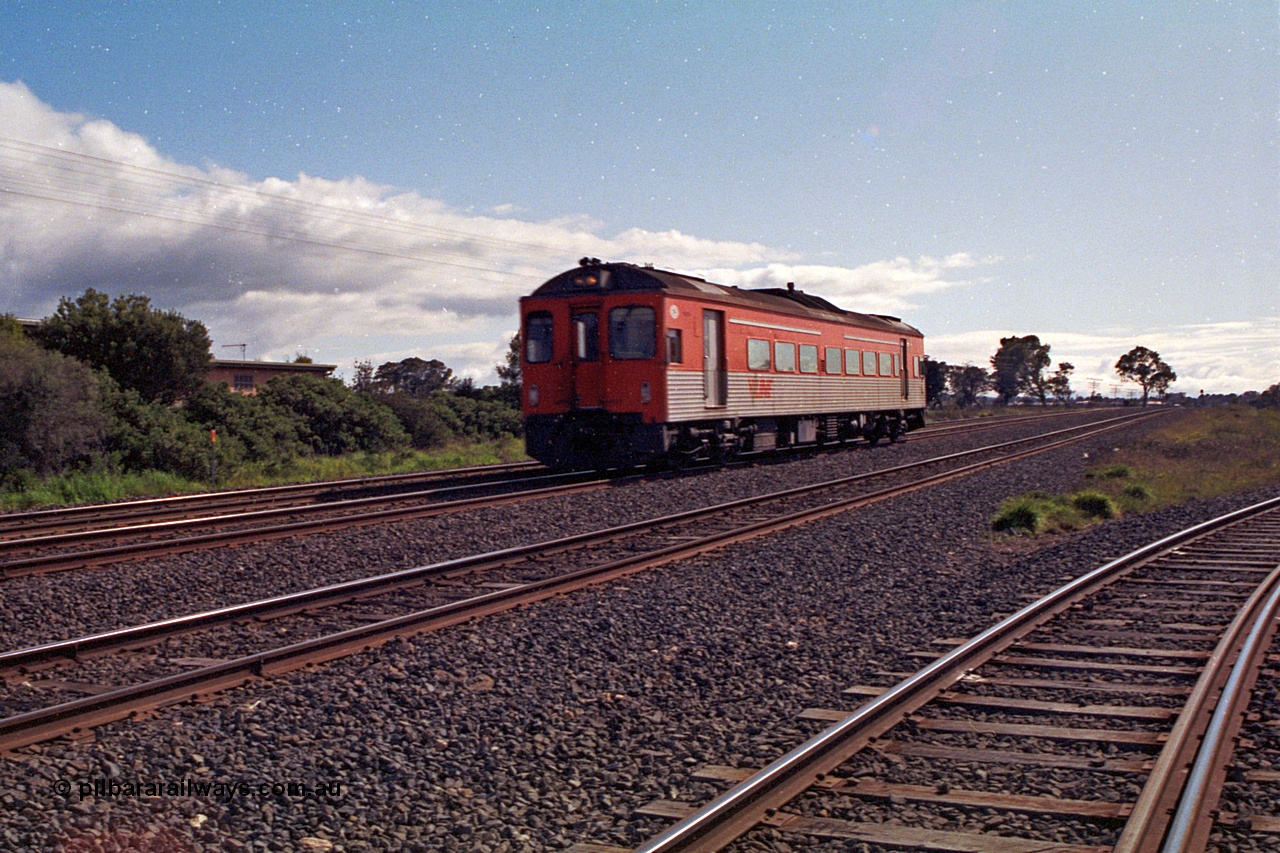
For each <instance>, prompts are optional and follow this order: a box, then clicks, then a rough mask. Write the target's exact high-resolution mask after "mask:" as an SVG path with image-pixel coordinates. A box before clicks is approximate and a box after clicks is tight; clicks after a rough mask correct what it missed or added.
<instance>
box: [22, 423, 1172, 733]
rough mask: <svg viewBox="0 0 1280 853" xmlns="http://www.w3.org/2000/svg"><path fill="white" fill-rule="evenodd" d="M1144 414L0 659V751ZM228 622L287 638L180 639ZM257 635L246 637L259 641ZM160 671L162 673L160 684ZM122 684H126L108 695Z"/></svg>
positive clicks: (813, 515) (828, 511)
mask: <svg viewBox="0 0 1280 853" xmlns="http://www.w3.org/2000/svg"><path fill="white" fill-rule="evenodd" d="M1147 417H1151V415H1146V414H1139V415H1126V416H1121V417H1115V418H1111V419H1109V420H1108V421H1105V422H1103V423H1100V424H1089V425H1085V426H1076V427H1070V428H1067V429H1063V430H1057V431H1055V432H1052V433H1049V434H1048V435H1042V436H1037V437H1034V438H1029V439H1019V440H1017V441H1012V442H1006V443H1002V444H996V445H990V446H987V447H983V448H977V449H974V450H970V451H965V452H961V453H955V454H949V455H947V456H942V457H936V458H933V459H930V460H925V461H923V462H917V463H912V464H909V465H901V466H897V467H895V468H891V469H886V470H882V471H877V472H872V473H868V474H860V475H855V476H850V477H844V478H840V479H837V480H832V481H828V482H825V483H819V484H813V485H809V486H805V487H800V488H794V489H789V490H786V491H783V492H778V493H773V494H768V495H761V496H757V497H753V498H746V499H741V500H736V501H732V502H729V503H725V504H721V505H718V506H714V507H707V508H703V509H698V510H691V511H687V512H683V513H678V514H675V515H671V516H666V517H663V518H658V519H649V520H646V521H643V522H639V523H634V524H628V525H624V526H620V527H615V528H610V529H607V530H603V531H597V532H594V533H587V534H581V535H578V536H573V537H568V538H565V539H559V540H554V541H550V542H543V543H538V544H536V545H530V546H524V547H518V548H511V549H506V550H504V551H499V552H494V553H490V554H482V555H477V556H473V557H468V558H463V559H459V560H452V561H448V562H445V563H440V564H436V565H432V566H425V567H420V568H417V569H411V570H406V571H402V572H396V573H393V574H390V575H384V576H380V577H377V578H369V579H362V580H358V581H351V582H347V583H344V584H338V585H334V586H330V587H324V588H321V589H315V590H308V591H306V592H301V593H295V594H292V595H284V596H278V597H276V598H272V599H268V600H264V601H258V602H251V603H248V604H243V605H238V606H234V607H227V608H223V609H221V610H217V611H211V612H207V613H201V614H195V615H192V616H187V617H180V618H175V619H169V620H164V621H162V622H157V623H152V624H149V625H145V626H138V627H135V628H128V629H121V630H118V631H112V632H107V633H104V634H99V635H94V636H92V637H82V638H78V639H74V640H69V641H66V642H62V643H52V644H47V645H44V646H40V647H36V648H32V649H23V650H15V651H12V652H8V653H5V654H3V655H0V672H3V673H4V675H5V679H6V682H7V683H6V688H5V694H6V695H5V699H4V705H5V706H6V707H8V708H9V709H10V710H11V712H12V711H13V710H21V711H22V712H21V713H17V714H14V715H13V716H10V717H8V718H6V719H4V720H0V749H16V748H19V747H21V746H24V745H27V744H31V743H35V742H38V741H40V740H44V739H47V738H50V737H55V736H59V735H71V736H79V735H80V734H83V733H84V732H86V731H87V730H88V729H89V728H91V727H92V726H95V725H100V724H102V723H105V722H109V721H111V720H117V719H121V718H123V717H127V716H130V715H135V714H137V713H141V712H143V711H146V710H149V709H152V708H156V707H159V706H163V705H166V704H171V703H173V702H177V701H184V700H186V699H190V698H192V697H196V696H200V695H205V694H208V693H211V692H216V691H219V690H224V689H227V688H230V687H234V686H239V685H242V684H245V683H248V682H251V681H254V680H257V679H260V678H264V677H269V676H271V675H275V674H278V673H281V672H286V671H289V670H292V669H296V668H298V667H301V666H306V665H308V664H314V663H318V662H321V661H326V660H331V659H334V658H337V657H340V656H344V655H347V654H351V653H354V652H358V651H362V650H365V649H368V648H371V647H373V646H376V645H378V644H381V643H384V642H387V641H388V640H390V639H392V638H394V637H396V636H401V635H404V634H411V633H420V632H423V631H429V630H434V629H436V628H440V627H444V626H447V625H452V624H456V623H459V622H463V621H467V620H470V619H474V618H477V617H479V616H483V615H487V614H489V613H495V612H500V611H503V610H507V609H511V608H513V607H517V606H520V605H522V604H526V603H529V602H532V601H538V600H541V599H545V598H549V597H551V596H554V595H559V594H562V593H565V592H568V591H572V590H574V589H578V588H581V587H583V586H586V585H589V584H594V583H600V582H603V581H606V580H610V579H612V578H616V577H621V576H624V575H626V574H630V573H633V572H637V571H640V570H643V569H645V568H650V567H653V566H657V565H662V564H665V563H669V562H672V561H675V560H679V559H683V558H686V557H691V556H695V555H697V554H700V553H704V552H706V551H710V550H714V549H716V548H720V547H724V546H725V545H727V544H730V543H733V542H740V541H745V540H748V539H751V538H754V537H756V536H761V535H765V534H767V533H770V532H773V531H776V530H781V529H785V528H788V527H791V526H794V525H797V524H803V523H805V522H807V521H809V520H812V519H817V518H822V517H825V516H828V515H832V514H835V513H839V512H844V511H846V510H849V509H852V508H855V507H858V506H863V505H867V504H870V503H874V502H877V501H880V500H885V499H887V498H890V497H893V496H896V495H900V494H903V493H906V492H909V491H912V490H915V489H921V488H927V487H928V486H930V485H933V484H935V483H940V482H944V481H946V480H950V479H953V478H956V477H962V476H965V475H966V474H969V473H973V472H975V471H979V470H983V469H985V468H989V467H992V466H994V465H1000V464H1004V463H1007V462H1011V461H1014V460H1016V459H1020V458H1024V457H1027V456H1030V455H1034V454H1037V453H1043V452H1046V451H1049V450H1052V449H1055V448H1060V447H1063V446H1066V445H1068V444H1071V443H1073V442H1077V441H1081V440H1084V439H1087V438H1092V437H1095V436H1098V435H1102V434H1105V433H1107V432H1110V431H1112V430H1116V429H1121V428H1124V427H1126V426H1129V425H1131V424H1132V423H1134V422H1135V421H1137V420H1141V419H1145V418H1147ZM929 469H933V471H932V473H928V471H929ZM851 491H852V492H853V493H852V494H850V492H851ZM619 554H621V555H623V556H619ZM285 616H293V617H295V618H294V619H293V621H292V622H291V623H290V625H289V626H288V627H285V626H284V625H283V623H282V622H281V621H280V620H282V619H283V617H285ZM268 619H270V620H272V621H271V622H266V621H265V620H268ZM352 622H354V623H356V624H355V626H354V627H352V626H351V624H352ZM227 625H240V626H243V625H250V626H258V627H261V626H266V628H265V631H264V632H258V633H265V635H266V636H267V637H268V638H269V639H270V642H272V643H279V642H281V641H282V639H284V640H285V641H286V645H284V646H277V647H269V648H268V649H267V650H266V651H258V652H249V653H246V652H245V640H244V639H243V638H237V637H232V638H229V639H228V638H225V637H223V638H216V637H215V638H214V639H212V640H209V639H198V642H193V640H192V638H191V637H189V636H188V635H190V634H193V633H194V632H197V631H205V630H209V629H212V628H215V627H219V626H227ZM263 639H264V638H263V637H262V636H258V637H256V638H254V640H253V641H254V642H258V643H259V644H261V643H262V641H263ZM288 640H293V641H292V642H288ZM143 648H145V649H147V650H148V654H147V655H135V656H132V657H131V658H130V659H129V662H128V663H127V664H126V665H121V664H120V663H119V662H118V661H119V660H120V659H119V658H118V657H109V658H107V657H101V656H103V655H109V654H111V653H113V652H118V651H120V650H123V649H135V650H136V649H143ZM193 649H199V651H196V652H193ZM196 655H198V657H197V656H196ZM215 658H217V659H218V660H216V661H215V660H214V659H215ZM69 661H78V662H79V664H78V668H77V670H76V671H75V673H74V676H73V677H74V679H75V680H74V681H71V680H66V679H50V678H33V677H32V675H33V673H35V672H39V671H42V670H44V669H46V668H49V667H53V666H56V665H58V664H60V663H66V662H69ZM157 667H159V669H160V670H161V671H162V672H165V674H159V675H157V673H156V669H157ZM175 669H176V670H179V671H176V672H175V671H174V670H175ZM125 678H128V679H132V680H133V683H132V684H131V685H130V686H128V687H122V688H119V689H112V688H111V687H110V685H111V684H112V683H116V682H118V681H120V680H123V679H125ZM86 686H87V687H88V689H87V690H86V689H85V688H86ZM68 692H71V693H75V692H81V693H83V692H89V693H91V694H98V695H89V696H84V697H81V698H79V699H72V700H69V701H65V702H57V703H56V704H54V705H44V704H43V703H44V702H46V701H47V698H48V697H55V698H61V697H65V695H66V694H67V693H68Z"/></svg>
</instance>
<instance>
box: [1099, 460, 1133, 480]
mask: <svg viewBox="0 0 1280 853" xmlns="http://www.w3.org/2000/svg"><path fill="white" fill-rule="evenodd" d="M1098 473H1099V474H1100V475H1101V476H1103V477H1107V478H1108V479H1112V480H1122V479H1124V478H1125V477H1130V476H1133V471H1132V470H1131V469H1130V468H1129V466H1128V465H1125V464H1124V463H1123V462H1117V463H1116V464H1114V465H1108V466H1107V467H1105V468H1103V469H1102V470H1101V471H1099V472H1098Z"/></svg>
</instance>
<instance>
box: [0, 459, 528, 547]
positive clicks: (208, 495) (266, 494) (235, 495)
mask: <svg viewBox="0 0 1280 853" xmlns="http://www.w3.org/2000/svg"><path fill="white" fill-rule="evenodd" d="M541 465H542V463H541V462H502V463H499V464H496V465H473V466H471V467H468V468H451V469H441V470H436V471H413V472H409V473H403V474H374V475H370V476H367V477H350V478H347V479H344V480H322V481H319V482H314V483H287V484H284V485H280V486H258V487H255V488H251V489H227V490H223V491H217V492H197V493H193V494H186V495H165V496H163V497H156V498H141V499H138V500H128V501H116V502H115V503H108V504H92V505H84V504H81V505H78V506H65V507H55V508H52V509H37V510H25V511H22V512H14V513H6V514H3V515H0V530H7V529H11V528H13V527H19V526H22V525H30V524H31V523H32V522H37V523H38V522H41V521H42V520H44V519H51V520H54V521H56V520H59V519H63V518H71V519H74V518H77V517H79V516H85V515H96V514H100V513H104V512H105V513H108V514H111V515H120V516H127V515H130V514H141V513H143V512H146V511H148V510H150V509H152V508H157V507H159V508H164V507H169V506H173V507H182V506H184V505H188V504H201V503H210V504H212V505H214V506H217V505H219V504H222V503H228V502H232V503H247V502H257V501H261V500H262V499H263V498H271V497H272V496H274V495H282V496H289V495H295V494H300V493H301V494H305V493H307V492H316V493H321V494H322V493H324V492H330V491H353V490H356V489H367V488H376V487H378V486H382V485H394V484H397V483H404V482H414V481H415V480H435V479H447V478H449V477H469V476H483V475H485V474H500V473H508V472H511V471H518V470H525V469H528V468H535V467H539V466H541Z"/></svg>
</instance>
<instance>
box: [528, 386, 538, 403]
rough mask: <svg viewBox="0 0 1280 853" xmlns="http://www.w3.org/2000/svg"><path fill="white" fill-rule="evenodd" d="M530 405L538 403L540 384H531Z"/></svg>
mask: <svg viewBox="0 0 1280 853" xmlns="http://www.w3.org/2000/svg"><path fill="white" fill-rule="evenodd" d="M529 405H530V406H536V405H538V386H537V385H530V386H529Z"/></svg>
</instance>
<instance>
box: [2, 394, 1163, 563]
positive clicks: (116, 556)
mask: <svg viewBox="0 0 1280 853" xmlns="http://www.w3.org/2000/svg"><path fill="white" fill-rule="evenodd" d="M1154 414H1159V413H1154ZM1152 416H1154V415H1153V413H1140V414H1126V415H1120V416H1116V417H1112V418H1106V419H1103V420H1100V421H1091V422H1089V423H1087V424H1080V425H1076V426H1072V427H1065V428H1063V429H1060V430H1054V431H1051V432H1047V433H1042V434H1040V435H1037V436H1032V437H1029V438H1022V439H1015V440H1013V441H1008V442H1002V443H1000V444H995V445H989V446H987V447H986V448H980V449H979V450H975V451H962V452H961V453H959V454H951V455H949V456H941V457H936V459H935V460H931V461H942V460H946V459H950V458H956V457H958V456H963V455H966V454H970V453H976V452H983V451H984V450H994V449H999V448H1002V447H1007V446H1012V445H1015V444H1021V443H1025V442H1029V441H1036V440H1038V439H1041V438H1048V437H1051V436H1055V435H1062V434H1065V433H1070V432H1076V431H1080V430H1087V429H1091V428H1094V427H1096V426H1100V425H1104V424H1109V423H1115V422H1127V421H1129V420H1133V419H1136V418H1143V417H1152ZM916 464H919V463H913V464H912V465H908V466H905V467H908V468H909V467H913V466H914V465H916ZM903 467H904V466H897V467H895V468H888V469H883V470H882V471H880V472H875V473H876V474H881V473H885V472H890V471H894V470H899V469H903ZM576 475H577V474H576V473H575V476H576ZM631 476H636V475H631ZM534 479H537V478H534ZM619 479H622V480H625V479H627V477H626V476H623V477H621V478H613V479H610V480H598V479H593V480H588V481H586V482H584V483H576V484H574V483H571V484H568V485H563V486H551V487H547V488H544V489H528V490H521V491H519V492H515V493H511V494H508V495H497V496H489V497H480V498H467V499H462V500H458V501H451V502H448V503H438V504H428V505H425V506H410V507H398V508H391V509H383V510H373V511H370V512H364V513H352V514H348V515H341V516H334V517H331V518H325V519H320V520H318V521H310V520H309V521H298V522H290V523H286V524H280V525H274V526H263V527H254V528H237V529H232V530H223V531H217V532H212V533H205V534H198V535H195V536H188V537H182V538H175V539H160V540H148V541H144V542H134V543H129V544H124V545H115V546H108V547H104V548H96V549H90V550H84V551H73V552H59V553H50V554H43V555H36V556H31V557H27V558H23V559H19V560H10V561H8V562H6V563H0V578H12V577H21V576H24V575H30V574H41V573H49V572H55V571H66V570H70V569H79V568H91V567H94V566H99V565H103V564H107V563H111V562H115V561H117V560H121V559H140V558H143V557H150V556H158V555H169V554H177V553H183V552H186V551H194V550H200V549H203V548H210V547H217V546H223V545H230V544H235V543H243V542H257V541H266V540H271V539H281V538H285V537H289V536H294V535H297V534H300V533H316V532H324V531H329V530H337V529H343V528H346V527H355V526H360V525H365V524H380V523H385V522H387V521H392V520H405V519H412V518H424V517H429V516H432V515H440V514H443V513H447V512H457V511H459V510H465V509H472V508H476V507H482V506H496V505H499V504H504V503H515V502H520V501H525V500H530V499H533V498H539V497H547V496H551V495H555V494H568V493H571V492H578V491H590V490H593V489H600V488H607V487H610V486H611V485H613V484H614V483H616V482H618V481H619ZM518 482H529V480H524V481H518ZM836 482H838V481H836ZM486 485H487V486H492V485H495V484H492V483H490V484H486ZM463 488H466V487H463ZM435 491H439V490H435ZM407 497H409V496H407V495H401V496H398V498H399V499H405V498H407ZM358 500H359V501H380V500H384V499H379V498H361V499H358ZM352 503H354V502H346V505H347V506H350V505H351V504H352ZM340 506H341V505H340V504H337V503H331V504H320V505H314V506H309V507H305V508H303V509H305V510H306V511H307V512H311V511H315V512H321V511H324V510H327V511H329V512H332V511H334V508H335V507H340ZM296 511H297V510H262V511H261V512H260V513H256V514H249V513H246V514H241V515H240V516H235V517H224V518H226V519H230V518H241V519H243V518H245V517H247V516H249V515H254V516H255V517H259V518H261V517H264V516H266V515H267V514H270V513H292V512H296ZM198 521H200V522H204V523H208V522H209V521H210V520H209V519H199V520H198ZM181 523H182V522H163V523H162V524H164V525H178V524H181ZM147 529H160V528H159V527H155V528H152V527H147ZM166 529H174V528H173V527H169V528H166ZM90 533H98V534H100V533H102V532H101V531H90ZM27 541H28V542H30V541H34V540H27ZM3 544H4V543H0V549H2V548H3Z"/></svg>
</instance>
